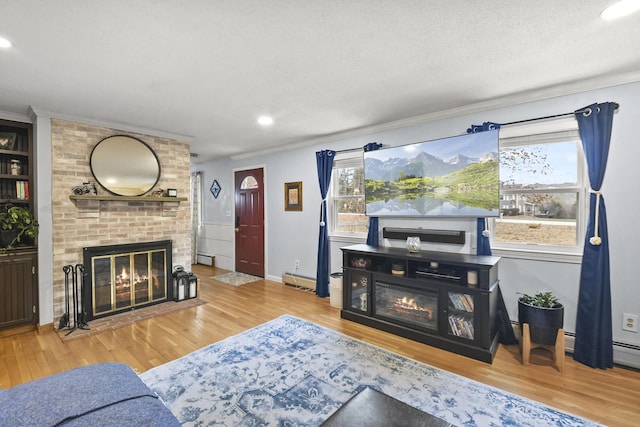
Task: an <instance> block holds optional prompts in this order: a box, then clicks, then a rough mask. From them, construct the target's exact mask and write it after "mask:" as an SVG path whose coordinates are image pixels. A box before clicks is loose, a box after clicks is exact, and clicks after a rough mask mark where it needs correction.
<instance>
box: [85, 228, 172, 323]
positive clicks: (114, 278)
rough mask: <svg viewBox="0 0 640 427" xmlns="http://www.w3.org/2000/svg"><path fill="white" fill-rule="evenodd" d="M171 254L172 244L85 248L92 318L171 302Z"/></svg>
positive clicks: (89, 308) (165, 242)
mask: <svg viewBox="0 0 640 427" xmlns="http://www.w3.org/2000/svg"><path fill="white" fill-rule="evenodd" d="M167 242H168V245H169V246H168V247H167ZM149 245H151V246H149ZM87 252H90V253H89V254H87ZM170 254H171V242H170V241H164V242H155V243H153V244H152V243H144V244H133V245H119V246H115V247H114V246H108V247H107V246H102V247H94V248H85V265H88V266H89V272H88V276H89V277H88V279H89V283H90V287H89V289H88V291H89V294H90V296H91V298H90V301H91V307H87V309H88V311H90V317H91V318H96V317H103V316H106V315H111V314H115V313H117V312H120V311H124V310H130V309H132V308H137V307H141V306H145V305H149V304H154V303H158V302H162V301H166V300H169V299H171V295H169V294H170V292H171V286H170V285H169V280H170V277H171V276H170V272H171V262H170V260H169V256H170ZM87 258H88V259H87Z"/></svg>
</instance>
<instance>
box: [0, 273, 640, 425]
mask: <svg viewBox="0 0 640 427" xmlns="http://www.w3.org/2000/svg"><path fill="white" fill-rule="evenodd" d="M193 272H194V273H195V274H196V275H197V276H198V281H199V282H198V284H199V287H200V288H199V292H200V295H199V296H200V298H202V299H204V300H206V301H207V303H206V304H203V305H200V306H197V307H193V308H188V309H185V310H182V311H178V312H175V313H171V314H168V315H165V316H162V317H155V318H152V319H149V320H143V321H140V322H137V323H135V324H133V325H129V326H124V327H122V328H120V329H116V330H112V331H105V332H101V333H99V334H95V335H91V336H87V337H82V338H78V339H73V340H70V341H67V342H64V343H63V342H62V341H61V340H60V338H59V337H58V335H57V334H56V333H55V332H54V331H52V330H49V331H44V332H43V331H41V332H37V331H32V332H23V333H20V334H17V335H13V336H1V337H0V388H8V387H11V386H14V385H17V384H21V383H24V382H27V381H31V380H34V379H37V378H41V377H44V376H47V375H51V374H54V373H57V372H61V371H64V370H67V369H71V368H73V367H76V366H81V365H87V364H91V363H98V362H107V361H118V362H123V363H126V364H128V365H130V366H131V367H133V368H134V369H135V370H137V371H138V372H144V371H146V370H148V369H150V368H152V367H155V366H158V365H161V364H163V363H166V362H168V361H170V360H173V359H175V358H177V357H180V356H183V355H185V354H187V353H189V352H192V351H194V350H197V349H199V348H201V347H204V346H206V345H208V344H210V343H213V342H216V341H219V340H221V339H224V338H226V337H228V336H231V335H234V334H237V333H239V332H242V331H243V330H246V329H248V328H251V327H254V326H257V325H259V324H261V323H264V322H267V321H269V320H271V319H274V318H276V317H278V316H280V315H283V314H291V315H294V316H297V317H300V318H302V319H306V320H308V321H311V322H314V323H317V324H319V325H323V326H325V327H328V328H331V329H333V330H336V331H339V332H341V333H344V334H346V335H349V336H351V337H354V338H357V339H360V340H363V341H367V342H369V343H372V344H374V345H377V346H380V347H384V348H387V349H389V350H391V351H394V352H396V353H399V354H402V355H404V356H407V357H411V358H413V359H416V360H419V361H421V362H424V363H427V364H430V365H432V366H436V367H438V368H441V369H445V370H447V371H450V372H455V373H457V374H460V375H463V376H465V377H467V378H471V379H474V380H477V381H480V382H483V383H485V384H490V385H492V386H495V387H498V388H500V389H502V390H506V391H509V392H512V393H516V394H519V395H521V396H525V397H528V398H530V399H533V400H536V401H539V402H542V403H545V404H547V405H549V406H552V407H555V408H558V409H561V410H564V411H568V412H571V413H574V414H576V415H579V416H582V417H586V418H589V419H591V420H594V421H597V422H600V423H603V424H606V425H610V426H635V425H638V422H639V421H638V420H639V419H640V404H639V403H638V402H640V372H639V371H637V370H632V369H626V368H621V367H615V368H613V369H608V370H599V369H591V368H588V367H586V366H584V365H582V364H579V363H577V362H575V361H574V360H573V359H572V358H571V357H570V356H567V357H566V361H565V372H564V373H560V372H558V370H557V368H556V367H555V366H554V364H553V361H552V360H551V358H550V357H549V354H548V353H547V352H546V351H545V350H542V349H539V350H534V351H533V352H532V355H531V361H530V365H529V366H526V367H525V366H523V365H522V364H521V358H520V353H519V350H518V346H517V345H515V346H502V345H501V346H500V348H499V349H498V352H497V354H496V358H495V361H494V363H493V364H487V363H483V362H479V361H476V360H473V359H469V358H467V357H463V356H459V355H456V354H453V353H449V352H446V351H443V350H439V349H437V348H434V347H430V346H427V345H424V344H420V343H416V342H413V341H410V340H406V339H404V338H401V337H397V336H394V335H391V334H388V333H385V332H381V331H378V330H375V329H372V328H369V327H366V326H362V325H359V324H357V323H353V322H350V321H346V320H342V319H340V311H339V309H337V308H334V307H332V306H331V305H330V304H329V299H328V298H326V299H321V298H318V297H316V296H315V294H314V293H313V292H311V291H307V290H301V289H295V288H292V287H289V286H284V285H281V284H279V283H274V282H270V281H265V280H261V281H258V282H254V283H250V284H247V285H244V286H239V287H234V286H230V285H226V284H223V283H220V282H217V281H213V280H211V279H210V277H211V276H214V275H216V274H220V273H223V272H224V270H217V269H214V268H212V267H206V266H200V265H196V266H193Z"/></svg>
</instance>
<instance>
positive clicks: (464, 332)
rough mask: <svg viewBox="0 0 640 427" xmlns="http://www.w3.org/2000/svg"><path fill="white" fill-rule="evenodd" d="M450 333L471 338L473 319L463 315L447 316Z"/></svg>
mask: <svg viewBox="0 0 640 427" xmlns="http://www.w3.org/2000/svg"><path fill="white" fill-rule="evenodd" d="M449 328H450V329H451V333H452V334H453V335H456V336H458V337H463V338H468V339H470V340H472V339H473V335H474V330H473V320H472V319H469V318H467V317H465V316H453V315H452V316H449Z"/></svg>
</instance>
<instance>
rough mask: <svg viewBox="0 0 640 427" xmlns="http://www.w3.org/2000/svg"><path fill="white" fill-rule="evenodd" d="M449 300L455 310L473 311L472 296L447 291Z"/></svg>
mask: <svg viewBox="0 0 640 427" xmlns="http://www.w3.org/2000/svg"><path fill="white" fill-rule="evenodd" d="M449 301H451V304H453V307H454V308H455V309H456V310H460V311H466V312H468V313H473V296H472V295H469V294H463V293H458V292H449Z"/></svg>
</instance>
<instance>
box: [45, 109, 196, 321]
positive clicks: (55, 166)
mask: <svg viewBox="0 0 640 427" xmlns="http://www.w3.org/2000/svg"><path fill="white" fill-rule="evenodd" d="M116 134H118V135H131V136H134V137H136V138H138V139H141V140H142V141H144V142H145V143H147V144H148V145H149V147H151V148H152V149H153V150H154V152H155V153H156V155H157V157H158V159H159V161H160V170H161V174H160V180H159V182H158V184H157V185H156V187H155V188H154V189H153V190H157V189H159V188H161V189H163V190H166V189H167V188H175V189H177V192H178V196H180V197H188V196H189V165H190V156H189V143H188V142H184V141H178V140H175V139H170V138H165V137H158V136H153V135H146V134H139V133H133V132H127V131H123V130H120V129H112V128H107V127H101V126H95V125H88V124H83V123H76V122H71V121H67V120H61V119H52V120H51V153H52V154H51V157H52V158H51V162H52V177H51V182H52V206H51V211H52V214H53V274H52V286H53V318H54V325H57V323H58V320H59V319H60V316H62V314H63V313H64V272H63V270H62V268H63V266H65V265H68V264H72V265H75V264H78V263H83V248H86V247H96V246H108V245H124V244H135V243H143V242H152V241H162V240H170V241H171V242H172V246H171V254H170V259H171V264H172V265H184V266H188V265H190V263H191V221H190V212H189V202H188V201H186V202H181V203H179V204H177V203H176V204H175V206H176V207H175V209H173V210H172V211H171V212H170V214H169V215H167V209H166V207H164V206H163V204H162V203H158V202H151V201H145V200H144V196H143V197H141V198H140V199H139V200H135V201H120V200H108V201H96V202H95V203H94V202H92V203H94V205H93V206H91V209H90V210H89V211H88V210H87V209H86V206H80V205H78V204H76V202H74V201H72V200H71V199H70V198H69V196H70V195H72V191H71V189H72V188H73V187H74V186H76V185H80V184H82V183H83V182H87V181H95V180H94V179H93V175H92V173H91V168H90V163H89V160H90V156H91V151H92V149H93V147H94V146H95V145H96V144H97V143H98V142H99V141H100V140H102V139H103V138H106V137H108V136H112V135H116ZM125 160H126V159H125ZM153 190H152V191H153ZM99 194H103V195H107V194H109V193H108V192H107V191H106V190H104V189H103V188H100V187H99ZM40 274H41V275H42V274H45V272H40Z"/></svg>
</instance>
